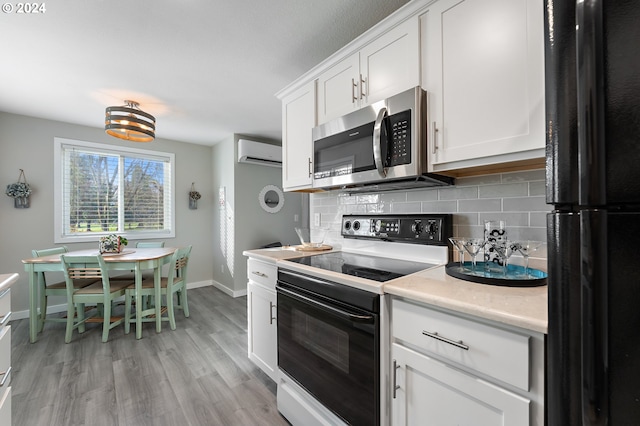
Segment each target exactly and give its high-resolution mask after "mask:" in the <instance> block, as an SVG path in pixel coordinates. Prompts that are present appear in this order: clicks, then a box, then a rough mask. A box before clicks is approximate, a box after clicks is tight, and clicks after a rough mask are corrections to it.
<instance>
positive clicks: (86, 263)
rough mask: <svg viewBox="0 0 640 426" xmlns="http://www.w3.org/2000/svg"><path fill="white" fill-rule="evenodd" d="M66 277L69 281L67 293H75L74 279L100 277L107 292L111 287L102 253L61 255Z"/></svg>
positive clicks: (69, 294)
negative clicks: (93, 254)
mask: <svg viewBox="0 0 640 426" xmlns="http://www.w3.org/2000/svg"><path fill="white" fill-rule="evenodd" d="M60 260H61V261H62V266H63V271H64V278H65V280H66V282H67V295H68V296H71V294H72V293H73V289H74V287H73V280H86V279H98V280H102V288H103V289H104V290H105V293H106V292H108V289H109V274H108V272H107V266H106V264H105V262H104V259H103V257H102V255H99V254H98V255H95V256H68V255H64V254H63V255H61V256H60Z"/></svg>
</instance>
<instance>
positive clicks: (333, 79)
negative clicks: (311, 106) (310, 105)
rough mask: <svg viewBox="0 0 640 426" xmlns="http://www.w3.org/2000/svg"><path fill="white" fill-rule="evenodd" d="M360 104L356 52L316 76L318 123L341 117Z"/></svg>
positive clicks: (357, 57)
mask: <svg viewBox="0 0 640 426" xmlns="http://www.w3.org/2000/svg"><path fill="white" fill-rule="evenodd" d="M359 106H360V65H359V55H358V54H357V53H356V54H354V55H351V56H350V57H348V58H346V59H344V60H342V61H340V62H338V63H337V64H335V65H334V66H332V67H331V68H329V69H328V70H327V71H325V72H324V73H322V74H321V75H320V76H319V77H318V124H322V123H325V122H327V121H329V120H332V119H334V118H338V117H341V116H343V115H345V114H348V113H350V112H351V111H354V110H356V109H358V107H359Z"/></svg>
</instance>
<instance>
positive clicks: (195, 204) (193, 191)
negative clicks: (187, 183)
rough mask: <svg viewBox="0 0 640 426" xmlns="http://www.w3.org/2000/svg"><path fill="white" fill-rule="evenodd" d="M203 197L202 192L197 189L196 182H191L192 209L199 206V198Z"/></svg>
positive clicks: (190, 204) (190, 199) (190, 198)
mask: <svg viewBox="0 0 640 426" xmlns="http://www.w3.org/2000/svg"><path fill="white" fill-rule="evenodd" d="M201 197H202V196H201V195H200V193H199V192H198V191H196V188H195V183H191V191H189V208H190V209H191V210H195V209H197V208H198V200H199V199H200V198H201Z"/></svg>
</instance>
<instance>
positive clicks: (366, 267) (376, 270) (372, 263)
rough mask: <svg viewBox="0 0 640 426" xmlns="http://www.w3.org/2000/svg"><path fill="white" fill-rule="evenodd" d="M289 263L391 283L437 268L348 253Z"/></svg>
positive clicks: (327, 254) (322, 255) (424, 264)
mask: <svg viewBox="0 0 640 426" xmlns="http://www.w3.org/2000/svg"><path fill="white" fill-rule="evenodd" d="M287 261H289V262H295V263H300V264H302V265H307V266H312V267H314V268H320V269H325V270H328V271H333V272H339V273H342V274H348V275H352V276H354V277H360V278H366V279H369V280H374V281H379V282H385V281H389V280H392V279H394V278H399V277H403V276H405V275H409V274H413V273H415V272H418V271H422V270H424V269H427V268H431V267H433V266H436V265H434V264H431V263H423V262H413V261H409V260H398V259H389V258H386V257H377V256H369V255H364V254H356V253H347V252H332V253H325V254H318V255H315V256H308V257H299V258H297V259H287Z"/></svg>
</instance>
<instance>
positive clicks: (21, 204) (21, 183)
mask: <svg viewBox="0 0 640 426" xmlns="http://www.w3.org/2000/svg"><path fill="white" fill-rule="evenodd" d="M5 194H7V195H8V196H9V197H11V198H13V206H14V207H15V208H16V209H26V208H29V206H30V200H29V197H30V196H31V187H30V186H29V184H28V183H27V178H26V176H25V175H24V170H22V169H20V174H19V175H18V181H17V182H15V183H12V184H10V185H7V190H6V191H5Z"/></svg>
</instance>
